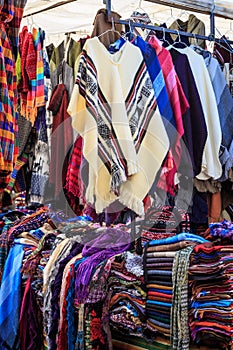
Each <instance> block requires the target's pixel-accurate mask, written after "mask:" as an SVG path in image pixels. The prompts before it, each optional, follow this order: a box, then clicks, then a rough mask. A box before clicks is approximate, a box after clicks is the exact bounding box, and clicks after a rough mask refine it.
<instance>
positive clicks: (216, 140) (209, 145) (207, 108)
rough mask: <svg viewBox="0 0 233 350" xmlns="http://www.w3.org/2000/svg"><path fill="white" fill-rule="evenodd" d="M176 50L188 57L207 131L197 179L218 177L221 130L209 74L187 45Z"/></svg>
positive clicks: (220, 168)
mask: <svg viewBox="0 0 233 350" xmlns="http://www.w3.org/2000/svg"><path fill="white" fill-rule="evenodd" d="M176 50H178V51H179V52H181V53H184V54H186V55H187V57H188V60H189V63H190V67H191V70H192V73H193V76H194V80H195V82H196V86H197V90H198V93H199V96H200V99H201V104H202V108H203V112H204V117H205V122H206V126H207V132H208V135H207V140H206V143H205V147H204V153H203V157H202V171H201V172H200V174H198V175H197V178H198V179H199V180H207V179H208V178H210V177H212V178H213V179H218V178H220V176H221V175H222V167H221V163H220V160H219V150H220V145H221V140H222V132H221V126H220V120H219V113H218V108H217V103H216V98H215V94H214V90H213V86H212V84H211V80H210V76H209V73H208V71H207V68H206V65H205V62H204V60H203V58H202V57H201V56H199V55H198V54H197V53H196V52H194V51H193V50H192V49H190V48H189V47H185V48H184V49H176ZM197 137H198V136H197Z"/></svg>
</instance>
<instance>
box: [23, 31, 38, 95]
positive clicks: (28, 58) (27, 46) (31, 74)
mask: <svg viewBox="0 0 233 350" xmlns="http://www.w3.org/2000/svg"><path fill="white" fill-rule="evenodd" d="M19 39H20V53H21V70H22V81H21V84H20V87H19V88H20V89H22V91H23V92H28V90H29V80H32V79H36V49H35V46H34V41H33V36H32V34H31V33H29V32H28V29H27V27H26V26H24V27H23V29H22V32H21V33H20V35H19Z"/></svg>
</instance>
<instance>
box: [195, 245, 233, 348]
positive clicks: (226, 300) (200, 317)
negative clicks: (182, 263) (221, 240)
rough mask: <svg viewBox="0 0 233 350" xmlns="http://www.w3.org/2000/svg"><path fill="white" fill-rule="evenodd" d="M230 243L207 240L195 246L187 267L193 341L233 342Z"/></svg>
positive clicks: (225, 345)
mask: <svg viewBox="0 0 233 350" xmlns="http://www.w3.org/2000/svg"><path fill="white" fill-rule="evenodd" d="M232 253H233V246H232V245H224V246H223V245H216V243H212V242H208V243H204V244H200V245H197V246H195V247H194V250H193V253H192V255H191V261H190V268H189V284H190V295H191V303H190V311H189V325H190V330H191V337H192V340H193V342H194V343H195V344H197V345H199V346H201V345H204V346H209V347H212V349H226V348H228V347H230V348H232V345H233V342H232V340H233V338H232V337H233V307H232V306H233V279H232V276H233V254H232Z"/></svg>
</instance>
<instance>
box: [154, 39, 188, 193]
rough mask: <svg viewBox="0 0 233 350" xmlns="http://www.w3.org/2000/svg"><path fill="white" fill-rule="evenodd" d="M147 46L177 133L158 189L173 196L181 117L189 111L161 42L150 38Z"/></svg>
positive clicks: (177, 162)
mask: <svg viewBox="0 0 233 350" xmlns="http://www.w3.org/2000/svg"><path fill="white" fill-rule="evenodd" d="M149 44H150V45H151V46H152V47H153V48H154V49H155V51H156V53H157V56H158V59H159V63H160V65H161V69H162V72H163V76H164V80H165V84H166V88H167V92H168V96H169V100H170V103H171V106H172V110H173V115H174V118H175V123H176V124H175V125H176V131H177V133H176V142H175V144H174V147H173V148H172V152H171V156H170V158H168V159H167V162H166V167H167V171H166V172H165V173H163V174H162V175H163V176H162V177H161V179H160V182H159V187H160V188H162V189H165V190H168V191H169V192H170V193H171V194H174V189H175V186H174V175H175V173H176V170H177V169H178V167H179V164H180V159H181V152H182V148H181V147H182V145H181V137H182V135H183V134H184V126H183V120H182V115H183V114H185V112H186V111H187V110H188V109H189V103H188V101H187V98H186V96H185V94H184V91H183V88H182V85H181V83H180V80H179V78H178V76H177V74H176V71H175V68H174V65H173V63H172V58H171V55H170V53H169V52H168V51H167V50H166V49H165V48H164V47H163V46H162V44H161V42H160V41H159V40H158V39H157V38H156V37H155V36H151V37H150V39H149ZM173 132H174V131H173ZM172 159H174V160H172ZM169 161H170V162H172V164H171V165H169ZM164 186H165V187H164Z"/></svg>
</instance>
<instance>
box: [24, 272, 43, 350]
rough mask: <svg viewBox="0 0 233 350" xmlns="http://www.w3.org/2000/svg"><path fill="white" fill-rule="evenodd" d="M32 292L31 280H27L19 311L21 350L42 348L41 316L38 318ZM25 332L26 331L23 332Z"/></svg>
mask: <svg viewBox="0 0 233 350" xmlns="http://www.w3.org/2000/svg"><path fill="white" fill-rule="evenodd" d="M39 313H40V311H39V308H38V306H37V301H36V296H35V292H34V290H33V289H32V288H31V279H30V278H28V280H27V283H26V287H25V291H24V295H23V299H22V306H21V310H20V321H19V333H20V349H21V350H38V349H42V347H43V339H42V337H43V327H42V322H40V321H41V320H42V315H41V317H39ZM25 330H26V331H25Z"/></svg>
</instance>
